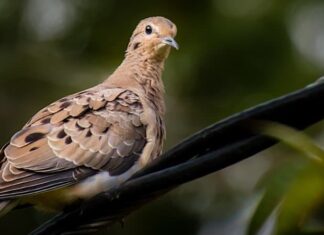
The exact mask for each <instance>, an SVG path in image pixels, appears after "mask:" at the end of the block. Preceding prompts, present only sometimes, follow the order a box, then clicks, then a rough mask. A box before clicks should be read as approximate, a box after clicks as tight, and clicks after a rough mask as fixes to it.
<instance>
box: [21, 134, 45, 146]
mask: <svg viewBox="0 0 324 235" xmlns="http://www.w3.org/2000/svg"><path fill="white" fill-rule="evenodd" d="M44 135H45V134H44V133H41V132H35V133H31V134H29V135H27V136H26V138H25V142H27V143H31V142H35V141H37V140H39V139H42V138H43V137H44Z"/></svg>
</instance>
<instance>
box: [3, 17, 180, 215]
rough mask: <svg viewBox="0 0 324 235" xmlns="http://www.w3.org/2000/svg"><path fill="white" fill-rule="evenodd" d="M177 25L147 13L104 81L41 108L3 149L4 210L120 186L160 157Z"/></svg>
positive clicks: (57, 203) (59, 203) (52, 206)
mask: <svg viewBox="0 0 324 235" xmlns="http://www.w3.org/2000/svg"><path fill="white" fill-rule="evenodd" d="M176 32H177V29H176V26H175V25H174V24H173V23H172V22H171V21H170V20H168V19H166V18H163V17H150V18H146V19H144V20H142V21H141V22H140V23H139V24H138V26H137V27H136V29H135V30H134V32H133V34H132V36H131V38H130V42H129V44H128V47H127V50H126V54H125V59H124V61H123V62H122V63H121V65H120V66H119V67H118V68H117V69H116V70H115V71H114V73H113V74H112V75H110V76H109V77H108V78H107V79H106V80H105V81H104V82H103V83H101V84H99V85H97V86H95V87H92V88H90V89H87V90H85V91H82V92H78V93H76V94H73V95H70V96H67V97H64V98H62V99H60V100H58V101H56V102H54V103H52V104H50V105H49V106H47V107H46V108H44V109H42V110H40V111H39V112H38V113H36V115H34V116H33V117H32V118H31V120H30V121H29V122H28V123H27V124H26V125H25V126H24V127H23V128H22V129H21V130H20V131H18V132H17V133H16V134H15V135H14V136H13V137H12V138H11V140H10V142H9V143H7V144H6V145H5V146H3V148H2V149H1V151H0V166H1V169H0V214H5V213H6V212H8V211H9V210H11V209H12V208H13V207H15V206H17V205H23V204H32V205H34V206H36V207H37V208H40V209H45V210H50V211H57V210H61V209H63V208H64V207H66V206H68V205H70V204H72V203H74V202H75V201H77V200H80V199H81V200H86V199H89V198H90V197H92V196H94V195H96V194H98V193H100V192H102V191H105V190H107V189H109V188H111V187H114V186H116V185H119V184H120V183H122V182H124V181H125V180H127V179H128V178H129V177H130V176H132V175H133V174H134V173H135V172H137V171H138V170H140V169H141V168H143V167H144V166H146V165H147V164H148V163H149V162H150V161H152V160H153V159H155V158H157V157H159V156H160V154H161V151H162V145H163V140H164V138H165V127H164V120H163V116H164V112H165V104H164V86H163V82H162V79H161V75H162V71H163V67H164V62H165V59H166V58H167V57H168V55H169V52H170V48H171V47H174V48H178V45H177V43H176V41H175V40H174V37H175V36H176Z"/></svg>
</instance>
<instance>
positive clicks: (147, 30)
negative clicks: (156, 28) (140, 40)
mask: <svg viewBox="0 0 324 235" xmlns="http://www.w3.org/2000/svg"><path fill="white" fill-rule="evenodd" d="M152 32H153V29H152V26H151V25H147V26H146V27H145V33H146V34H151V33H152Z"/></svg>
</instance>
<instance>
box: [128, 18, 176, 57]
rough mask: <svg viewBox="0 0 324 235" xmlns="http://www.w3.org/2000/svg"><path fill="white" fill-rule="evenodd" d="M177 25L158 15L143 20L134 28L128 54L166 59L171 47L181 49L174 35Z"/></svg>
mask: <svg viewBox="0 0 324 235" xmlns="http://www.w3.org/2000/svg"><path fill="white" fill-rule="evenodd" d="M176 34H177V27H176V25H175V24H173V23H172V22H171V21H170V20H168V19H166V18H164V17H161V16H157V17H149V18H146V19H144V20H142V21H141V22H140V23H139V24H138V25H137V27H136V29H135V30H134V32H133V34H132V37H131V39H130V42H129V44H128V48H127V54H126V56H127V55H139V56H144V57H146V58H150V59H159V60H164V59H165V58H167V57H168V55H169V52H170V48H171V47H173V48H176V49H179V46H178V44H177V42H176V41H175V40H174V37H175V36H176Z"/></svg>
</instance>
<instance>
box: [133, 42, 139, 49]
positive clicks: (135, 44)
mask: <svg viewBox="0 0 324 235" xmlns="http://www.w3.org/2000/svg"><path fill="white" fill-rule="evenodd" d="M140 45H141V43H139V42H136V43H134V46H133V50H136V49H137V48H138V47H139V46H140Z"/></svg>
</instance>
